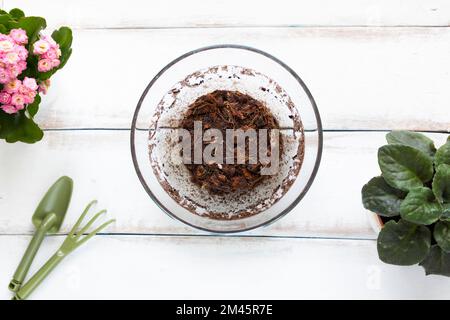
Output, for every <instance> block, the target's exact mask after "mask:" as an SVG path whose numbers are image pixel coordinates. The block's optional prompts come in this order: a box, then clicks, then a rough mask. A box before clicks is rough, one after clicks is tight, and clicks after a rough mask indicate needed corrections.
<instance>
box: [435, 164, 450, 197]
mask: <svg viewBox="0 0 450 320" xmlns="http://www.w3.org/2000/svg"><path fill="white" fill-rule="evenodd" d="M432 188H433V193H434V195H435V196H436V199H437V200H438V201H439V203H444V202H445V203H450V165H448V164H441V165H440V166H438V167H437V168H436V173H435V174H434V178H433V184H432Z"/></svg>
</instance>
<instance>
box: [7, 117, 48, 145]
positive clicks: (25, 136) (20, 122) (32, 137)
mask: <svg viewBox="0 0 450 320" xmlns="http://www.w3.org/2000/svg"><path fill="white" fill-rule="evenodd" d="M43 135H44V133H43V132H42V130H41V129H40V128H39V127H38V125H37V124H36V123H35V122H34V121H33V119H30V118H29V117H27V116H26V114H25V110H21V111H19V112H18V113H17V114H6V113H5V112H3V111H1V110H0V139H5V140H6V142H9V143H13V142H17V141H21V142H25V143H35V142H37V141H40V140H41V139H42V137H43Z"/></svg>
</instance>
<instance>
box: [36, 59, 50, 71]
mask: <svg viewBox="0 0 450 320" xmlns="http://www.w3.org/2000/svg"><path fill="white" fill-rule="evenodd" d="M52 68H53V65H52V61H51V60H49V59H42V60H39V62H38V71H39V72H47V71H50V70H51V69H52Z"/></svg>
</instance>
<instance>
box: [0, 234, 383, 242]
mask: <svg viewBox="0 0 450 320" xmlns="http://www.w3.org/2000/svg"><path fill="white" fill-rule="evenodd" d="M1 236H19V237H22V236H30V237H31V234H27V233H0V237H1ZM65 236H67V233H59V234H50V235H48V236H47V237H65ZM96 236H119V237H120V236H122V237H125V236H137V237H202V238H262V239H299V240H302V239H303V240H351V241H375V239H376V238H375V237H373V238H365V237H360V238H358V237H326V236H280V235H257V234H256V235H252V234H236V233H233V234H215V233H211V234H189V233H131V232H117V233H112V232H101V233H97V235H96Z"/></svg>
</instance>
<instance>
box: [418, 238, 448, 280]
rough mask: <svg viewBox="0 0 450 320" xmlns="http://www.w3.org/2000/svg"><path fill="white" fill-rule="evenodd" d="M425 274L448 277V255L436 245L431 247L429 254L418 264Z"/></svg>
mask: <svg viewBox="0 0 450 320" xmlns="http://www.w3.org/2000/svg"><path fill="white" fill-rule="evenodd" d="M420 265H421V266H422V267H423V268H424V269H425V273H426V274H427V275H429V274H437V275H441V276H447V277H450V253H449V252H445V251H443V250H442V249H441V248H440V247H439V246H438V245H434V246H432V247H431V250H430V252H429V254H428V255H427V256H426V258H425V259H424V260H423V261H422V262H421V263H420Z"/></svg>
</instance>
